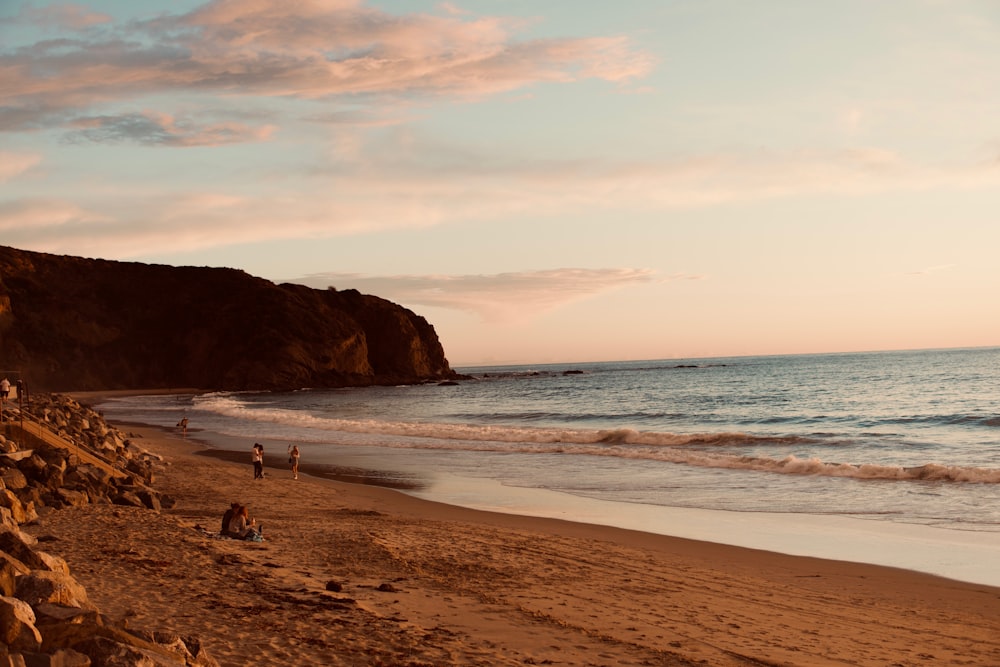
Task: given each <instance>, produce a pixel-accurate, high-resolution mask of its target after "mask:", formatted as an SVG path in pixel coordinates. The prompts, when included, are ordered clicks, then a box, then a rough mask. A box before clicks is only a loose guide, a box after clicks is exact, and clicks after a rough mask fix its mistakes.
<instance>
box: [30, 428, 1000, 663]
mask: <svg viewBox="0 0 1000 667" xmlns="http://www.w3.org/2000/svg"><path fill="white" fill-rule="evenodd" d="M123 430H125V431H126V432H131V433H130V435H131V437H134V440H133V443H134V444H135V445H136V446H138V447H141V448H143V449H147V450H149V451H151V452H153V453H155V454H158V455H159V456H161V457H163V459H164V465H163V466H162V468H161V469H158V470H157V472H156V479H155V480H154V486H155V487H156V488H158V489H161V490H162V491H163V492H165V493H168V494H170V495H171V496H172V497H173V498H174V499H175V500H176V501H177V504H176V506H175V507H174V508H173V509H170V510H163V511H162V512H161V513H159V514H157V513H155V512H152V511H141V510H135V511H131V510H126V509H123V508H120V507H115V506H87V507H83V508H70V509H65V510H59V511H57V512H51V513H49V514H47V515H46V516H45V517H44V518H43V520H42V521H41V522H40V525H39V526H36V527H33V528H32V529H31V530H32V532H33V533H34V534H36V535H37V536H42V535H46V534H50V535H54V536H57V538H58V539H55V540H49V541H47V545H46V549H47V550H48V551H50V552H51V553H54V554H57V555H60V556H62V557H63V558H65V559H66V560H67V562H69V564H70V566H71V568H72V570H73V572H74V574H75V575H76V576H77V578H78V579H79V580H80V581H81V583H83V584H84V585H85V586H86V588H87V591H88V593H90V596H91V598H92V600H94V601H95V602H96V603H97V604H98V605H99V606H100V608H101V609H102V610H105V611H106V613H109V614H113V615H118V616H120V617H121V618H123V619H125V620H127V621H128V623H129V625H130V627H138V628H141V627H150V628H163V627H164V626H166V629H168V630H171V631H175V632H178V633H180V634H182V635H188V634H193V635H196V636H198V637H199V638H200V639H201V640H202V641H203V642H204V644H205V645H206V646H207V648H208V650H209V652H210V654H211V655H212V656H214V657H216V658H217V659H218V660H219V661H220V663H221V664H223V665H241V664H251V663H271V664H288V665H311V664H332V665H397V664H398V665H402V664H414V665H429V664H434V665H518V664H519V665H523V664H560V665H596V664H620V665H642V664H663V665H695V664H712V665H722V666H727V665H749V664H762V663H763V664H783V665H834V664H845V663H847V664H856V665H884V664H895V663H899V664H928V662H931V663H935V662H936V663H937V664H943V663H948V664H959V663H963V664H971V665H988V664H993V663H994V662H995V655H996V654H997V652H1000V589H997V588H993V587H989V586H982V585H976V584H965V583H961V582H956V581H953V580H948V579H943V578H941V577H935V576H931V575H925V574H920V573H916V572H911V571H906V570H900V569H895V568H886V567H880V566H874V565H865V564H857V563H846V562H841V561H830V560H823V559H817V558H806V557H798V556H787V555H783V554H777V553H773V552H767V551H760V550H754V549H745V548H741V547H732V546H727V545H720V544H713V543H708V542H700V541H695V540H687V539H683V538H677V537H670V536H664V535H656V534H652V533H644V532H639V531H630V530H623V529H618V528H611V527H606V526H596V525H591V524H583V523H575V522H571V521H562V520H558V519H549V518H539V517H523V516H518V515H511V514H500V513H493V512H484V511H480V510H472V509H466V508H462V507H456V506H452V505H446V504H442V503H436V502H433V501H428V500H424V499H420V498H416V497H413V496H411V495H408V494H406V493H401V492H399V491H396V490H393V489H388V488H382V487H378V486H373V485H363V484H351V483H345V482H342V481H337V480H330V479H324V478H319V477H313V476H311V475H307V474H304V473H300V479H299V480H297V481H296V480H292V479H291V476H290V474H289V473H288V472H287V470H285V471H282V470H280V469H274V471H273V474H272V476H271V477H270V478H268V479H265V480H262V481H254V480H252V472H251V466H250V463H249V456H247V457H246V460H245V461H243V462H240V461H230V460H227V459H226V458H225V457H222V458H219V457H214V456H204V455H201V454H200V453H199V452H201V451H204V449H205V447H204V445H202V444H201V443H199V442H194V441H192V440H191V439H186V440H185V439H181V438H180V437H178V436H174V435H173V434H170V433H169V432H165V431H163V430H162V429H159V428H157V427H146V428H140V427H133V426H125V428H124V429H123ZM240 454H241V453H240ZM231 500H240V501H242V502H244V503H246V504H248V505H249V506H250V507H251V510H252V513H253V514H254V516H256V517H257V519H258V522H259V523H260V524H261V525H263V526H264V528H265V538H266V541H265V542H263V543H260V544H253V543H245V542H239V541H235V540H224V539H218V538H217V537H216V536H214V535H213V533H214V531H217V530H218V525H217V524H218V521H219V517H221V513H222V511H223V510H224V509H225V508H226V507H228V504H229V502H230V501H231ZM109 537H110V539H109ZM136 581H147V582H148V584H146V585H144V586H143V588H142V590H143V591H144V592H143V594H142V595H138V596H137V595H135V590H136V589H135V582H136ZM931 656H932V657H931Z"/></svg>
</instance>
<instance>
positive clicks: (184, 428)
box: [177, 417, 188, 437]
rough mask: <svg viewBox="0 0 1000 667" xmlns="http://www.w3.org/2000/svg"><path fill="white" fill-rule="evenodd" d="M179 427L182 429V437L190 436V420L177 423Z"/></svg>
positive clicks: (185, 418) (186, 419) (185, 419)
mask: <svg viewBox="0 0 1000 667" xmlns="http://www.w3.org/2000/svg"><path fill="white" fill-rule="evenodd" d="M177 425H178V426H180V427H181V435H182V436H184V437H187V434H188V418H187V417H184V418H183V419H181V420H180V421H179V422H177Z"/></svg>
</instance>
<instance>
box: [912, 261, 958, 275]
mask: <svg viewBox="0 0 1000 667" xmlns="http://www.w3.org/2000/svg"><path fill="white" fill-rule="evenodd" d="M953 266H955V265H954V264H938V265H936V266H928V267H927V268H926V269H920V270H919V271H909V272H907V274H906V275H908V276H927V275H930V274H932V273H935V272H937V271H944V270H945V269H950V268H952V267H953Z"/></svg>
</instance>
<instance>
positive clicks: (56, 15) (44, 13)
mask: <svg viewBox="0 0 1000 667" xmlns="http://www.w3.org/2000/svg"><path fill="white" fill-rule="evenodd" d="M18 19H19V20H20V21H22V22H24V23H28V24H32V25H36V26H42V27H56V28H67V29H72V30H80V29H83V28H89V27H90V26H94V25H101V24H105V23H111V22H112V20H113V19H112V18H111V17H110V16H109V15H107V14H102V13H99V12H94V11H91V10H89V9H88V8H86V7H84V6H82V5H76V4H71V3H64V4H54V5H49V6H48V7H41V8H34V7H27V6H26V7H23V8H22V9H21V11H20V13H19V15H18Z"/></svg>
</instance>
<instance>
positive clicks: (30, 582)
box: [14, 570, 89, 607]
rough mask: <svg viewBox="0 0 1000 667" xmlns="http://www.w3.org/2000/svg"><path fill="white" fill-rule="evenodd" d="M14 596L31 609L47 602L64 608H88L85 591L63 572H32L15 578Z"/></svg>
mask: <svg viewBox="0 0 1000 667" xmlns="http://www.w3.org/2000/svg"><path fill="white" fill-rule="evenodd" d="M14 595H15V596H17V597H18V598H19V599H21V600H24V601H25V602H27V603H28V604H30V605H31V606H32V607H34V606H37V605H40V604H42V603H45V602H48V603H51V604H58V605H63V606H64V607H88V606H89V603H88V601H87V591H86V589H84V587H83V586H81V585H80V584H79V582H77V581H76V579H74V578H73V577H71V576H70V575H68V574H65V573H63V572H50V571H46V570H32V571H31V572H30V573H28V574H26V575H23V576H21V577H18V578H17V589H16V590H15V592H14Z"/></svg>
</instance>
